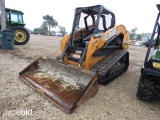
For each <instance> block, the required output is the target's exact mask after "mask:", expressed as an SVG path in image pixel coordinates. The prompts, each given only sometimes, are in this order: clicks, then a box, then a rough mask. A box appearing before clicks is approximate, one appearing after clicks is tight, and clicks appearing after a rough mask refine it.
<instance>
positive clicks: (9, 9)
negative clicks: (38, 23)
mask: <svg viewBox="0 0 160 120" xmlns="http://www.w3.org/2000/svg"><path fill="white" fill-rule="evenodd" d="M5 9H6V11H13V12H19V13H22V14H24V13H23V12H22V11H20V10H15V9H11V8H5Z"/></svg>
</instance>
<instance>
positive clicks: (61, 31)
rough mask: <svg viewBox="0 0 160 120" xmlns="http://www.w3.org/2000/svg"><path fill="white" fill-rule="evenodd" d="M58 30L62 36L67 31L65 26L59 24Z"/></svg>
mask: <svg viewBox="0 0 160 120" xmlns="http://www.w3.org/2000/svg"><path fill="white" fill-rule="evenodd" d="M59 32H60V33H61V34H62V36H64V35H65V34H66V33H67V32H66V28H65V27H62V26H59Z"/></svg>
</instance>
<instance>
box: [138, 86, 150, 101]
mask: <svg viewBox="0 0 160 120" xmlns="http://www.w3.org/2000/svg"><path fill="white" fill-rule="evenodd" d="M136 96H137V98H138V99H139V100H143V101H146V102H151V101H152V99H153V91H151V90H150V89H148V88H147V87H145V86H144V85H143V84H142V83H139V86H138V90H137V93H136Z"/></svg>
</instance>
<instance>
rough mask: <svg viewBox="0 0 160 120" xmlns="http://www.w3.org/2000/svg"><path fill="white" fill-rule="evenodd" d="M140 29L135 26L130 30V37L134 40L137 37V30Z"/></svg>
mask: <svg viewBox="0 0 160 120" xmlns="http://www.w3.org/2000/svg"><path fill="white" fill-rule="evenodd" d="M137 30H138V29H137V28H136V27H135V28H133V29H132V30H131V31H129V34H130V39H131V40H134V39H135V37H136V31H137Z"/></svg>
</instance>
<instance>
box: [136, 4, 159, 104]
mask: <svg viewBox="0 0 160 120" xmlns="http://www.w3.org/2000/svg"><path fill="white" fill-rule="evenodd" d="M157 8H158V10H159V13H158V16H157V19H156V22H155V25H154V29H153V32H152V35H151V39H150V40H149V41H150V42H149V46H148V50H147V53H146V58H145V61H144V66H143V68H142V69H141V77H140V81H139V86H138V90H137V94H136V95H137V98H138V99H140V100H144V101H148V102H150V101H151V100H152V99H153V98H154V96H156V95H160V19H159V18H160V4H158V5H157ZM153 40H155V41H156V42H155V43H156V44H155V47H154V52H153V53H152V54H151V49H152V46H153Z"/></svg>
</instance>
